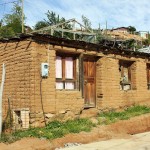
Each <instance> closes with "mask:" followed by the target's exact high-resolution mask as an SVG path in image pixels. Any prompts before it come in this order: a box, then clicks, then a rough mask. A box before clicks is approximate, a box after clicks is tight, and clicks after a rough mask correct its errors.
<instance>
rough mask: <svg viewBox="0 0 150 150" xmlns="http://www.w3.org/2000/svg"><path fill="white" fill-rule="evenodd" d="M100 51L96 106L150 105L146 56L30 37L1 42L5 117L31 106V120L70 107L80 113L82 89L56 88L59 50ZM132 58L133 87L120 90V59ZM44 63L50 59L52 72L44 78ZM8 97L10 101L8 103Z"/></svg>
mask: <svg viewBox="0 0 150 150" xmlns="http://www.w3.org/2000/svg"><path fill="white" fill-rule="evenodd" d="M57 51H61V52H65V53H71V54H73V53H78V54H80V53H83V54H85V55H91V57H92V56H93V55H94V56H96V55H98V56H99V59H97V62H96V108H98V109H99V110H104V109H111V108H114V109H118V108H124V107H126V106H130V105H133V104H145V105H150V90H148V89H147V74H146V63H147V60H146V59H142V58H135V57H130V58H128V57H125V56H121V55H114V54H107V55H105V54H103V53H96V52H94V51H87V50H86V51H85V50H84V49H78V50H77V49H75V48H69V47H63V46H57V45H55V46H52V45H50V44H47V43H42V42H41V43H40V42H37V41H36V42H35V41H32V40H31V39H30V40H29V39H28V40H22V41H16V42H11V41H9V42H5V43H0V82H1V74H2V63H5V65H6V79H5V85H4V93H3V118H4V119H5V118H6V116H7V113H8V106H9V105H10V108H11V109H12V110H15V109H19V108H25V109H26V108H29V112H30V123H31V124H33V126H34V125H35V126H39V124H38V123H37V122H42V120H43V119H44V117H43V112H44V114H45V115H46V116H48V117H49V118H50V117H52V116H54V114H56V115H57V114H64V113H65V112H67V113H68V111H71V112H73V113H74V114H77V115H78V114H79V113H80V111H81V110H82V109H83V108H84V99H83V98H82V92H81V91H79V90H73V91H71V90H68V91H67V90H56V87H55V86H56V82H55V80H56V79H55V58H56V52H57ZM120 60H126V61H132V62H133V64H132V66H131V70H132V90H128V91H123V90H120V71H119V61H120ZM41 63H49V75H48V77H47V78H41ZM8 98H9V100H10V104H9V103H8Z"/></svg>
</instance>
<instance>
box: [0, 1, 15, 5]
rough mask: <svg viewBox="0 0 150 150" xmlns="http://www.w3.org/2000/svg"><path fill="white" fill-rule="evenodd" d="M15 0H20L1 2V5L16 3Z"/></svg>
mask: <svg viewBox="0 0 150 150" xmlns="http://www.w3.org/2000/svg"><path fill="white" fill-rule="evenodd" d="M15 2H18V1H12V2H7V3H1V4H0V5H6V4H10V3H15Z"/></svg>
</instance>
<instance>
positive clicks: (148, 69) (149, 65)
mask: <svg viewBox="0 0 150 150" xmlns="http://www.w3.org/2000/svg"><path fill="white" fill-rule="evenodd" d="M146 76H147V89H148V90H150V63H147V64H146Z"/></svg>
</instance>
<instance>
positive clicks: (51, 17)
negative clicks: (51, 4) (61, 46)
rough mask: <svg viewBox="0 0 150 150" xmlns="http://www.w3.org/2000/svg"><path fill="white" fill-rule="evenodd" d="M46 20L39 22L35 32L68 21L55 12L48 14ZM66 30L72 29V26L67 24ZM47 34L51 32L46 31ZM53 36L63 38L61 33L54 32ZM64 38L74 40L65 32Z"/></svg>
mask: <svg viewBox="0 0 150 150" xmlns="http://www.w3.org/2000/svg"><path fill="white" fill-rule="evenodd" d="M46 17H47V18H46V19H44V20H43V21H38V22H37V23H36V24H35V26H34V29H35V30H39V29H41V28H44V27H47V26H53V25H57V24H59V23H63V22H65V21H66V19H65V18H64V17H60V16H59V15H57V14H56V13H55V12H53V11H49V10H48V12H47V13H46ZM63 28H64V29H71V28H72V27H71V25H68V24H65V25H64V26H63ZM46 32H47V33H49V31H46ZM53 36H56V37H61V36H62V34H61V31H54V33H53ZM63 37H65V38H69V39H72V38H73V35H72V34H70V33H66V32H64V34H63Z"/></svg>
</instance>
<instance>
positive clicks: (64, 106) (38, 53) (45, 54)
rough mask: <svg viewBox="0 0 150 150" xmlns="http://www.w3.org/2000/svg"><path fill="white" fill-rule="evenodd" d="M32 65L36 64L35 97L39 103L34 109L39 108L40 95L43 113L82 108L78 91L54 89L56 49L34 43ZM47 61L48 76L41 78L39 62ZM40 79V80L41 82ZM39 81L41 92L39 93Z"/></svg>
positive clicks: (75, 110) (81, 100)
mask: <svg viewBox="0 0 150 150" xmlns="http://www.w3.org/2000/svg"><path fill="white" fill-rule="evenodd" d="M33 55H34V58H35V59H34V62H33V63H34V65H35V66H37V68H36V70H35V72H36V79H35V91H36V92H35V94H34V95H35V99H36V102H37V103H38V104H39V105H36V107H35V110H34V111H37V110H38V111H40V110H41V96H42V99H43V106H44V112H45V113H59V112H61V111H66V110H72V111H74V112H77V111H78V112H79V111H80V110H81V108H83V102H84V101H83V99H82V97H81V92H80V91H69V90H68V91H66V90H56V82H55V80H56V79H55V78H56V77H55V57H56V50H55V49H54V47H53V46H52V45H48V44H38V43H37V44H36V45H35V49H34V50H33ZM42 62H43V63H49V75H48V78H45V79H44V78H41V75H40V69H41V68H40V65H41V63H42ZM41 81H42V82H41ZM40 82H41V93H42V95H41V94H40Z"/></svg>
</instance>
